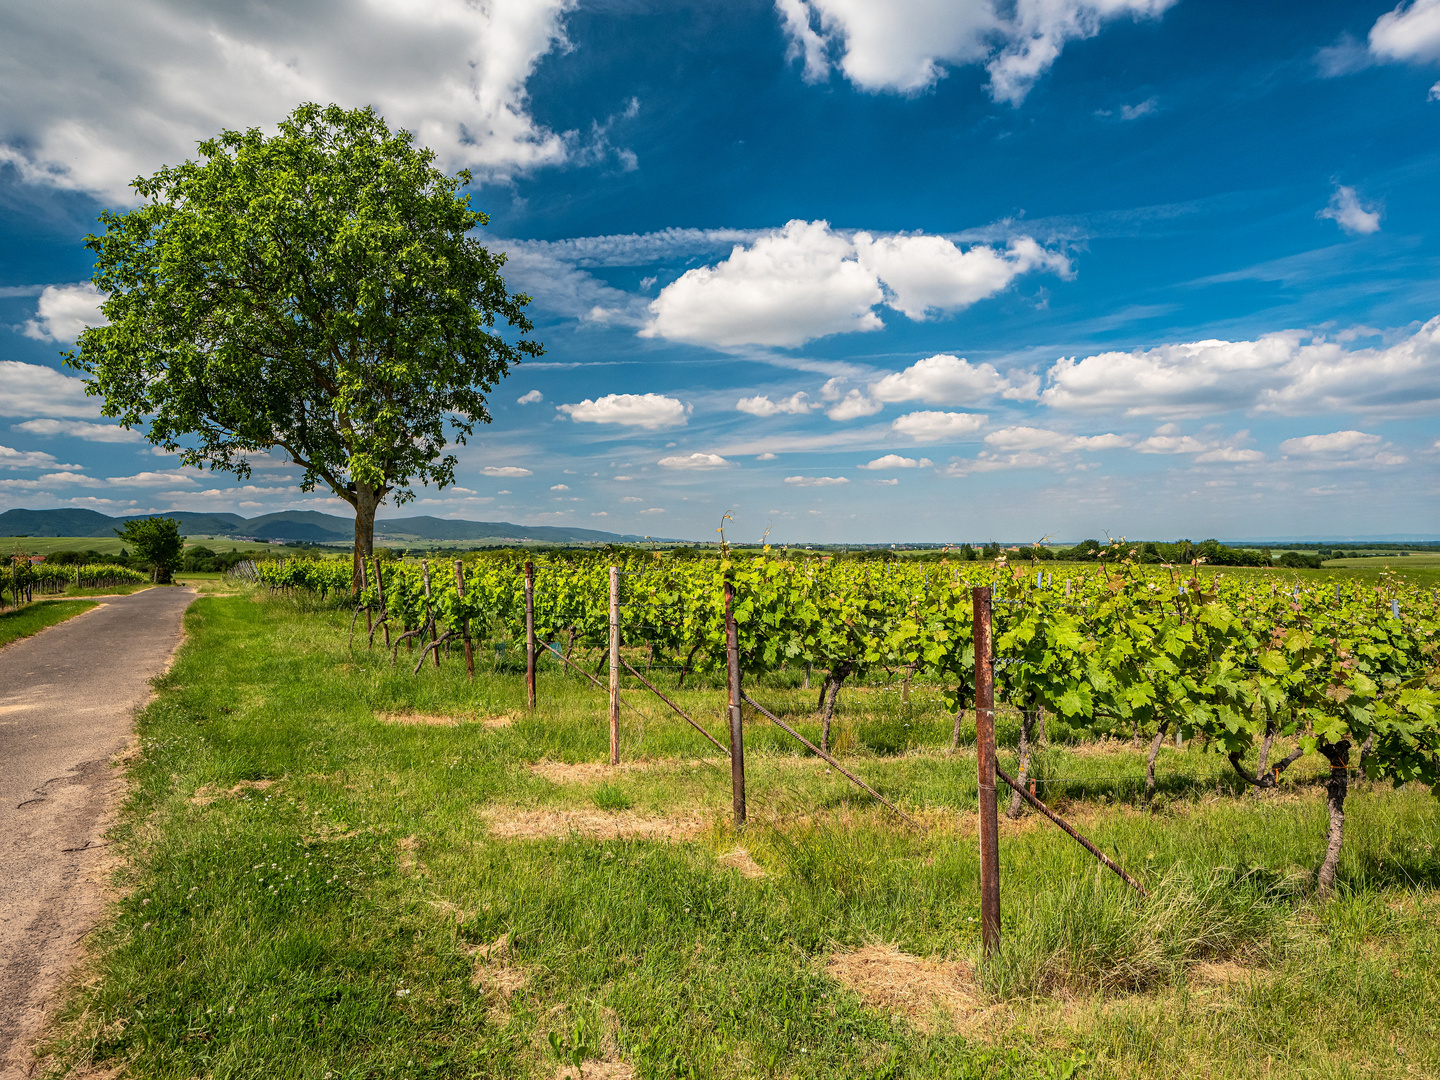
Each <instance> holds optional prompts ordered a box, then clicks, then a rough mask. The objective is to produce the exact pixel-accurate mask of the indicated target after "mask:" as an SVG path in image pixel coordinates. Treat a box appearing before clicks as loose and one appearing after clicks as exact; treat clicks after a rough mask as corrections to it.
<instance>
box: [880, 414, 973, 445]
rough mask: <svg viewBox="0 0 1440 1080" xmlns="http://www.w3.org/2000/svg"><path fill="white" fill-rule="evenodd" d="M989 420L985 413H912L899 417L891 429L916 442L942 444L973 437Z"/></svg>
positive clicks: (892, 422) (893, 422)
mask: <svg viewBox="0 0 1440 1080" xmlns="http://www.w3.org/2000/svg"><path fill="white" fill-rule="evenodd" d="M989 419H990V418H989V417H988V416H986V415H985V414H984V413H952V412H912V413H906V414H905V415H904V416H897V417H896V418H895V419H894V420H893V421H891V423H890V427H891V429H892V430H894V431H897V432H899V433H900V434H901V435H908V436H910V438H912V439H914V440H915V441H916V442H940V441H941V440H943V439H963V438H965V437H966V436H969V435H973V434H975V432H977V431H979V430H980V429H981V428H982V427H984V426H985V425H986V424H987V423H988V422H989Z"/></svg>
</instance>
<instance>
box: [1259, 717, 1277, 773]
mask: <svg viewBox="0 0 1440 1080" xmlns="http://www.w3.org/2000/svg"><path fill="white" fill-rule="evenodd" d="M1274 745H1275V721H1274V720H1267V721H1265V738H1263V739H1261V740H1260V760H1259V762H1258V763H1257V764H1256V766H1255V779H1256V780H1264V779H1265V769H1266V766H1268V765H1269V764H1270V747H1272V746H1274Z"/></svg>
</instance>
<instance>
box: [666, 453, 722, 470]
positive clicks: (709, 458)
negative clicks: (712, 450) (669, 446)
mask: <svg viewBox="0 0 1440 1080" xmlns="http://www.w3.org/2000/svg"><path fill="white" fill-rule="evenodd" d="M658 464H659V465H660V466H661V467H663V468H666V469H727V468H729V467H730V466H731V465H732V464H733V462H730V461H726V460H725V459H724V458H723V457H721V456H720V455H719V454H700V453H695V454H685V455H676V456H674V457H663V458H661V459H660V461H659V462H658Z"/></svg>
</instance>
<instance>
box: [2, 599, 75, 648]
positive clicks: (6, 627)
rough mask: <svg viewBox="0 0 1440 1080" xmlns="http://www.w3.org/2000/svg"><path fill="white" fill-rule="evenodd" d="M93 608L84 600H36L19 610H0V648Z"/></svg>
mask: <svg viewBox="0 0 1440 1080" xmlns="http://www.w3.org/2000/svg"><path fill="white" fill-rule="evenodd" d="M94 606H95V604H94V603H92V602H90V601H86V600H36V601H35V602H34V603H33V604H26V605H25V606H24V607H21V608H18V609H16V608H7V609H3V610H0V648H4V647H5V646H6V645H9V644H10V643H11V642H12V641H19V640H20V639H21V638H25V637H29V636H30V635H31V634H38V633H39V632H40V631H41V630H44V629H45V628H46V627H47V626H54V625H55V624H56V623H62V622H64V621H65V620H66V619H73V618H74V617H75V616H76V615H79V614H80V613H81V612H85V611H89V610H90V609H91V608H93V607H94Z"/></svg>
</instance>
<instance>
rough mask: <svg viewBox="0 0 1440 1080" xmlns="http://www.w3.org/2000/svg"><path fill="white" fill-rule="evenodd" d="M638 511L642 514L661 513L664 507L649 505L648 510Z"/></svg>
mask: <svg viewBox="0 0 1440 1080" xmlns="http://www.w3.org/2000/svg"><path fill="white" fill-rule="evenodd" d="M640 513H642V514H663V513H665V508H664V507H663V506H652V507H650V509H648V510H641V511H640Z"/></svg>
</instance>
